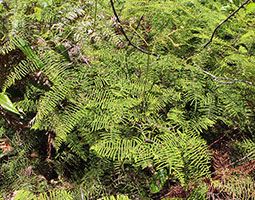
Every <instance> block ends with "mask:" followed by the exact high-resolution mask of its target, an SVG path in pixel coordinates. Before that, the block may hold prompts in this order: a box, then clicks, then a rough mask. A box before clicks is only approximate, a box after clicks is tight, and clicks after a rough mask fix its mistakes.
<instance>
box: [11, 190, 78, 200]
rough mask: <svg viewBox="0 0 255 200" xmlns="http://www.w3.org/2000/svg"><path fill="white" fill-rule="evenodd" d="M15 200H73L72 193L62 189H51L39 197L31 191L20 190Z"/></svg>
mask: <svg viewBox="0 0 255 200" xmlns="http://www.w3.org/2000/svg"><path fill="white" fill-rule="evenodd" d="M14 199H15V200H25V199H27V200H50V199H51V200H61V199H66V200H72V199H73V197H72V195H71V194H70V193H69V192H67V191H64V190H61V191H51V192H49V193H48V194H47V193H41V194H40V196H39V197H37V196H36V195H34V194H33V193H31V192H29V191H24V190H20V191H18V194H17V195H16V196H15V198H14Z"/></svg>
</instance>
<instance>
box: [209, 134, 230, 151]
mask: <svg viewBox="0 0 255 200" xmlns="http://www.w3.org/2000/svg"><path fill="white" fill-rule="evenodd" d="M229 133H230V131H227V132H226V133H225V134H224V135H223V136H221V137H220V138H219V139H217V140H216V141H214V142H213V143H212V144H210V145H208V147H207V148H208V149H210V148H211V147H212V146H213V145H215V144H216V143H218V142H219V141H220V140H222V139H223V138H224V137H225V136H226V135H227V134H229Z"/></svg>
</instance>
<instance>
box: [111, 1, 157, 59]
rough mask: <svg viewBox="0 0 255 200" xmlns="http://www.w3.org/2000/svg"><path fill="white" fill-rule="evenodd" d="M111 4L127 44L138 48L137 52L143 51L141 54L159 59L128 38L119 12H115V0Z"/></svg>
mask: <svg viewBox="0 0 255 200" xmlns="http://www.w3.org/2000/svg"><path fill="white" fill-rule="evenodd" d="M110 2H111V6H112V10H113V13H114V16H115V17H116V19H117V21H118V23H119V25H120V30H121V32H122V33H123V35H124V37H125V38H126V40H127V42H128V45H130V46H132V47H134V48H136V49H137V50H139V51H141V52H143V53H145V54H149V55H153V56H156V57H159V56H160V55H158V54H155V53H153V52H150V51H146V50H144V49H142V48H141V47H139V46H137V45H135V44H133V43H132V42H131V41H130V39H129V38H128V36H127V34H126V33H125V31H124V29H123V27H122V25H121V22H120V19H119V16H118V14H117V12H116V10H115V7H114V3H113V0H110Z"/></svg>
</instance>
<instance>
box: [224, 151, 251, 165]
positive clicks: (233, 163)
mask: <svg viewBox="0 0 255 200" xmlns="http://www.w3.org/2000/svg"><path fill="white" fill-rule="evenodd" d="M254 153H255V151H253V152H251V153H249V154H248V155H247V156H244V157H243V158H241V159H239V160H237V161H235V162H232V163H230V164H229V165H227V166H226V168H228V167H230V166H232V165H235V164H236V163H239V162H241V161H243V160H245V159H247V158H249V157H250V156H252V155H253V154H254Z"/></svg>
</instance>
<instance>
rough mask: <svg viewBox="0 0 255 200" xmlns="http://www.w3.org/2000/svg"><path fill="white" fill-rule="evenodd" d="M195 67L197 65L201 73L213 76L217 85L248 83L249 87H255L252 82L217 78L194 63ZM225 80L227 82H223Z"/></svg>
mask: <svg viewBox="0 0 255 200" xmlns="http://www.w3.org/2000/svg"><path fill="white" fill-rule="evenodd" d="M194 65H196V66H197V67H198V68H199V69H200V70H201V72H203V73H205V74H207V75H209V76H211V77H212V78H214V80H215V81H216V82H217V83H221V84H234V83H236V82H242V83H246V84H249V85H253V84H252V82H250V81H245V80H239V79H231V78H222V77H218V76H215V75H213V74H211V73H209V72H208V71H205V70H204V69H202V68H201V67H200V66H199V65H198V64H196V63H194ZM223 80H225V81H223Z"/></svg>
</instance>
